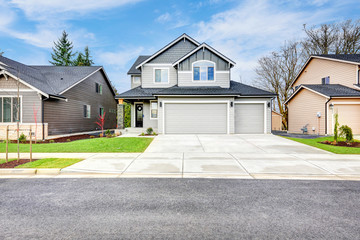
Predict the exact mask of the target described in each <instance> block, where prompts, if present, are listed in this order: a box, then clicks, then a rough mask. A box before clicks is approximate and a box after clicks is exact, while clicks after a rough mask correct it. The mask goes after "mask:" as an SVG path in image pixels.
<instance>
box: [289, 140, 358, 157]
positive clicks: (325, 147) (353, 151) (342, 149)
mask: <svg viewBox="0 0 360 240" xmlns="http://www.w3.org/2000/svg"><path fill="white" fill-rule="evenodd" d="M285 138H287V139H291V140H293V141H296V142H299V143H303V144H307V145H309V146H313V147H317V148H320V149H323V150H326V151H329V152H333V153H337V154H360V148H354V147H339V146H332V145H327V144H322V143H320V142H324V141H334V137H320V138H314V139H303V138H291V137H285ZM339 141H345V139H339Z"/></svg>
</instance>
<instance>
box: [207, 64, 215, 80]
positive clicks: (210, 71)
mask: <svg viewBox="0 0 360 240" xmlns="http://www.w3.org/2000/svg"><path fill="white" fill-rule="evenodd" d="M208 80H210V81H213V80H214V67H208Z"/></svg>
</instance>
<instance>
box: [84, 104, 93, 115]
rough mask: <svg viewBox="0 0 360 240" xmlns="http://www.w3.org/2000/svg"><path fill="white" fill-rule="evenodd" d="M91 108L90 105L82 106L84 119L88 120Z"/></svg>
mask: <svg viewBox="0 0 360 240" xmlns="http://www.w3.org/2000/svg"><path fill="white" fill-rule="evenodd" d="M90 115H91V107H90V105H84V118H90Z"/></svg>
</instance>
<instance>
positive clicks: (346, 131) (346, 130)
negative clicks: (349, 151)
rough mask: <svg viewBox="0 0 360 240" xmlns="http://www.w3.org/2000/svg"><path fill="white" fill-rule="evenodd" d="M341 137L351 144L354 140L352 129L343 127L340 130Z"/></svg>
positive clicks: (346, 126)
mask: <svg viewBox="0 0 360 240" xmlns="http://www.w3.org/2000/svg"><path fill="white" fill-rule="evenodd" d="M339 130H340V136H341V137H344V138H346V142H351V141H352V140H353V133H352V130H351V127H349V126H348V125H342V126H341V127H340V128H339Z"/></svg>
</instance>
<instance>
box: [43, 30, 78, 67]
mask: <svg viewBox="0 0 360 240" xmlns="http://www.w3.org/2000/svg"><path fill="white" fill-rule="evenodd" d="M54 44H55V47H53V48H52V49H53V51H54V53H51V58H52V60H53V61H49V62H50V63H51V64H52V65H55V66H72V65H73V64H74V62H73V59H72V58H73V57H74V56H75V54H76V53H73V52H72V49H73V44H72V42H70V41H69V39H68V34H67V33H66V31H65V30H64V31H63V33H62V36H61V38H59V40H58V41H57V42H54Z"/></svg>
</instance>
